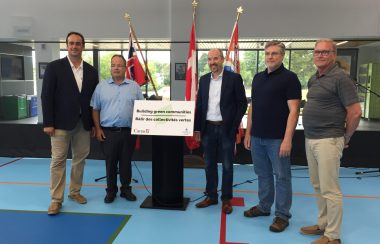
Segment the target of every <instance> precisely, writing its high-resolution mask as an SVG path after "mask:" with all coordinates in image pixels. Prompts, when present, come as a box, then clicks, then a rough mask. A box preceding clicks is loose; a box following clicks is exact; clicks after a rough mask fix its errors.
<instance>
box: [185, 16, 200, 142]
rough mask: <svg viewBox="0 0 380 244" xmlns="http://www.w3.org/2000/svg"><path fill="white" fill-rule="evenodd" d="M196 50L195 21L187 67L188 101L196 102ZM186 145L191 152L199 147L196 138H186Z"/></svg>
mask: <svg viewBox="0 0 380 244" xmlns="http://www.w3.org/2000/svg"><path fill="white" fill-rule="evenodd" d="M196 58H197V56H196V50H195V23H194V20H193V23H192V26H191V33H190V46H189V52H188V57H187V66H186V93H185V100H186V101H195V100H196V97H197V91H198V78H197V60H196ZM185 141H186V145H187V147H188V148H189V149H190V150H193V149H196V148H198V147H199V142H197V141H196V140H195V138H194V136H187V137H185Z"/></svg>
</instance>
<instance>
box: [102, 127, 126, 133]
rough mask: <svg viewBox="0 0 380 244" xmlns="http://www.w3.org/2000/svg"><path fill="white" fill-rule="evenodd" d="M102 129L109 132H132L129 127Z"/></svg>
mask: <svg viewBox="0 0 380 244" xmlns="http://www.w3.org/2000/svg"><path fill="white" fill-rule="evenodd" d="M102 129H103V130H109V131H115V132H121V131H128V130H131V128H129V127H102Z"/></svg>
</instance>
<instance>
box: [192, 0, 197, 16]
mask: <svg viewBox="0 0 380 244" xmlns="http://www.w3.org/2000/svg"><path fill="white" fill-rule="evenodd" d="M191 5H192V6H193V21H195V10H196V8H197V6H198V2H197V1H196V0H193V2H192V3H191Z"/></svg>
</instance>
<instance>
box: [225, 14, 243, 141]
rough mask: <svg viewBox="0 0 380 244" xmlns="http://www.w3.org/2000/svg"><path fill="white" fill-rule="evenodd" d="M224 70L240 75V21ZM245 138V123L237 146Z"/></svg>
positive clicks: (238, 136)
mask: <svg viewBox="0 0 380 244" xmlns="http://www.w3.org/2000/svg"><path fill="white" fill-rule="evenodd" d="M224 69H225V70H228V71H232V72H235V73H239V74H240V61H239V25H238V21H237V20H236V21H235V25H234V28H233V30H232V34H231V40H230V44H229V45H228V50H227V55H226V63H225V65H224ZM243 137H244V128H243V123H240V126H239V130H238V132H237V133H236V144H239V143H241V142H242V138H243Z"/></svg>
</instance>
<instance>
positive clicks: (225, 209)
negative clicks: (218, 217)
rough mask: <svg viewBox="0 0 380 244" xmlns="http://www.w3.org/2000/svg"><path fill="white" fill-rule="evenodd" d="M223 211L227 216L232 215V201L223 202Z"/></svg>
mask: <svg viewBox="0 0 380 244" xmlns="http://www.w3.org/2000/svg"><path fill="white" fill-rule="evenodd" d="M222 211H223V213H225V214H230V213H232V205H231V201H230V200H223V203H222Z"/></svg>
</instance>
